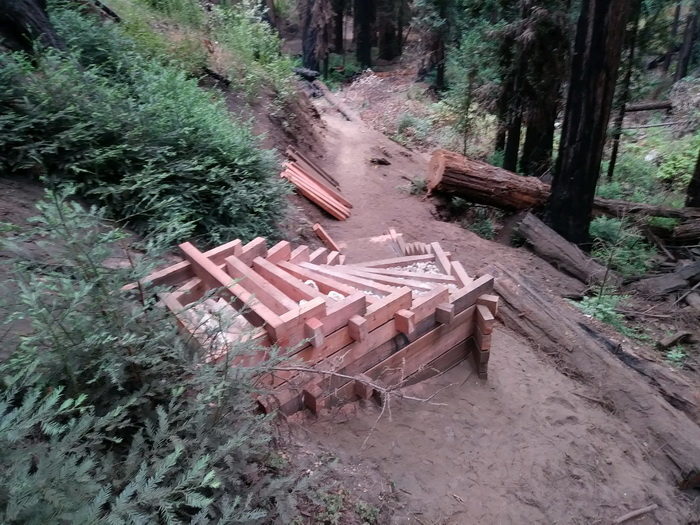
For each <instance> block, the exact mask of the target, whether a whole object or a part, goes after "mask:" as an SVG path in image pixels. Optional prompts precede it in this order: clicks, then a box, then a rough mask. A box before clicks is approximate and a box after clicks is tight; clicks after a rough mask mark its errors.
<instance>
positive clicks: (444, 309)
mask: <svg viewBox="0 0 700 525" xmlns="http://www.w3.org/2000/svg"><path fill="white" fill-rule="evenodd" d="M454 318H455V307H454V305H453V304H452V303H443V304H439V305H437V306H436V307H435V320H436V321H437V322H438V323H442V324H450V323H451V322H452V321H454Z"/></svg>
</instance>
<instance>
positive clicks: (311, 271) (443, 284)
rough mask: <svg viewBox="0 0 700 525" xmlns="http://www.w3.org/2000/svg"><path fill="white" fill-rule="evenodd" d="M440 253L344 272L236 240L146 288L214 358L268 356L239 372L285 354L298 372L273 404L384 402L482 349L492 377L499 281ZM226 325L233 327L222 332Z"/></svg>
mask: <svg viewBox="0 0 700 525" xmlns="http://www.w3.org/2000/svg"><path fill="white" fill-rule="evenodd" d="M392 238H396V239H398V238H402V236H401V235H400V234H396V232H393V231H392ZM429 246H430V253H425V254H421V255H405V252H403V255H401V256H399V257H395V258H390V259H384V260H374V261H367V262H363V263H357V264H339V263H340V257H339V256H338V252H337V251H329V250H328V249H326V248H319V249H317V250H313V251H312V250H311V249H310V248H309V247H308V246H305V245H301V246H295V247H294V246H292V245H291V244H290V243H289V242H287V241H282V242H280V243H278V244H276V245H274V246H272V247H270V248H268V247H267V245H266V242H265V239H263V238H257V239H254V240H253V241H251V242H249V243H247V244H243V243H242V242H241V241H239V240H235V241H232V242H230V243H228V244H225V245H223V246H219V247H217V248H214V249H212V250H209V251H207V252H201V251H200V250H198V249H197V248H196V247H195V246H194V245H192V244H191V243H184V244H182V245H180V249H181V250H182V253H183V254H184V256H185V258H186V260H185V261H183V262H181V263H178V264H176V265H173V266H170V267H168V268H165V269H163V270H159V271H157V272H154V273H153V274H151V275H149V276H148V277H147V278H146V279H144V281H143V282H141V283H140V285H141V286H142V287H147V286H169V287H170V288H171V289H172V291H169V292H167V293H162V294H161V295H160V296H161V298H162V301H163V303H164V304H165V305H166V306H167V307H168V308H169V309H170V310H171V311H172V312H173V314H175V316H176V318H177V320H178V324H179V326H180V329H181V331H182V332H183V333H185V334H187V335H188V337H190V338H191V340H193V341H196V342H197V343H198V345H199V346H200V347H201V348H202V349H204V351H206V352H207V353H208V356H209V357H210V358H211V359H221V358H222V357H223V356H222V355H221V352H222V351H223V349H225V347H226V345H227V344H229V343H231V342H237V341H247V342H248V343H252V344H254V345H255V347H256V348H258V350H257V351H256V352H254V353H253V354H251V355H245V356H238V357H235V358H234V360H233V364H234V365H236V364H238V365H240V366H246V365H248V366H250V365H253V364H255V363H259V362H261V361H263V360H264V359H265V358H266V357H267V353H266V350H265V348H269V347H272V346H275V347H279V348H281V349H283V351H284V352H285V353H286V354H287V355H288V356H289V357H290V358H291V359H292V360H291V361H289V362H288V363H291V364H290V365H287V363H283V365H280V367H279V368H277V369H275V370H274V372H271V373H267V374H266V375H265V376H264V377H261V378H260V381H261V382H262V383H263V384H265V385H266V386H267V387H268V388H269V389H270V392H271V394H270V395H269V396H265V397H264V398H261V399H260V400H259V401H260V404H261V406H262V407H263V408H264V409H265V410H266V411H270V410H273V409H275V408H279V409H280V410H281V411H282V412H283V413H286V414H292V413H294V412H297V411H299V410H302V409H303V408H304V407H306V408H309V409H310V410H312V411H314V412H315V411H317V410H319V408H321V407H327V406H333V405H337V404H340V403H343V402H347V401H351V400H354V399H357V398H368V397H370V396H372V395H373V394H376V393H377V392H375V391H374V390H375V389H374V388H373V387H371V386H368V385H383V387H384V386H385V387H387V388H393V387H398V386H403V385H405V384H410V383H413V382H416V381H418V380H421V379H424V378H425V377H427V376H429V375H431V374H432V373H435V371H441V370H444V369H446V368H448V367H450V366H453V365H454V364H456V363H458V362H459V361H461V360H463V359H465V358H466V357H467V356H468V355H469V354H470V353H472V352H473V354H474V356H475V361H476V366H477V370H478V373H479V375H480V377H482V378H486V376H487V365H488V360H489V351H490V347H491V331H492V329H493V325H494V316H495V314H496V310H497V307H498V298H497V297H496V296H493V295H490V293H491V292H492V289H493V278H492V277H491V276H490V275H484V276H482V277H479V278H477V279H474V278H472V277H470V276H469V275H468V274H467V272H466V271H465V270H464V268H463V267H462V265H461V264H460V263H459V262H458V261H453V260H451V258H450V254H448V253H446V252H445V251H444V250H443V249H442V248H441V247H440V245H439V244H438V243H431V244H430V245H429ZM136 286H139V284H136V283H134V284H131V285H129V286H127V287H126V288H135V287H136ZM203 298H204V299H203ZM221 319H225V320H226V321H227V322H226V323H225V324H224V327H225V328H224V330H223V331H222V330H221V329H217V328H219V327H217V326H212V324H217V322H218V323H220V322H221ZM285 365H287V366H286V367H285ZM383 387H382V388H383Z"/></svg>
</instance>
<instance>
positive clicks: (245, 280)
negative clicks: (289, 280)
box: [226, 255, 299, 315]
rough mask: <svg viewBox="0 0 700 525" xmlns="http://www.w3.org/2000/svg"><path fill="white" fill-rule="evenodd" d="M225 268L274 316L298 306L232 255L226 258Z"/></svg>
mask: <svg viewBox="0 0 700 525" xmlns="http://www.w3.org/2000/svg"><path fill="white" fill-rule="evenodd" d="M226 268H227V270H228V274H229V275H230V276H231V277H233V278H235V279H239V281H238V284H239V285H241V286H242V287H243V288H245V289H246V290H248V291H249V292H250V293H252V294H253V295H254V296H256V297H257V298H258V299H259V300H260V301H261V302H262V303H263V304H264V305H265V306H267V307H268V308H269V309H270V310H272V311H273V312H275V313H276V314H278V315H282V314H284V313H287V312H288V311H290V310H293V309H294V308H297V307H298V306H299V304H298V303H297V302H296V301H294V300H292V299H290V298H289V297H287V296H286V295H285V294H284V293H283V292H282V290H280V289H279V288H276V287H275V286H274V285H273V284H272V283H270V282H269V281H268V280H267V279H264V278H263V277H262V276H261V275H259V274H258V273H256V272H255V270H253V269H252V268H250V267H249V266H247V265H246V264H245V263H244V262H243V261H241V260H240V259H239V258H238V257H235V256H233V255H232V256H231V257H227V258H226Z"/></svg>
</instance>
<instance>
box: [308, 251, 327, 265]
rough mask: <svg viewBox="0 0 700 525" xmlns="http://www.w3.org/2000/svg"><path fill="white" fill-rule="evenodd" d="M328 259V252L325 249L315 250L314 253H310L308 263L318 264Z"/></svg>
mask: <svg viewBox="0 0 700 525" xmlns="http://www.w3.org/2000/svg"><path fill="white" fill-rule="evenodd" d="M327 258H328V250H326V249H325V248H316V249H315V250H314V251H312V252H311V255H309V262H310V263H320V262H321V261H323V262H326V259H327Z"/></svg>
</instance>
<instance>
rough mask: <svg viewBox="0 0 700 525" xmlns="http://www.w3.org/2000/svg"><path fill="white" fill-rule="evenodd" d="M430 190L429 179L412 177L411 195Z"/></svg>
mask: <svg viewBox="0 0 700 525" xmlns="http://www.w3.org/2000/svg"><path fill="white" fill-rule="evenodd" d="M427 190H428V181H427V180H425V177H413V178H412V179H411V189H410V193H411V195H422V194H423V193H425V192H426V191H427Z"/></svg>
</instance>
